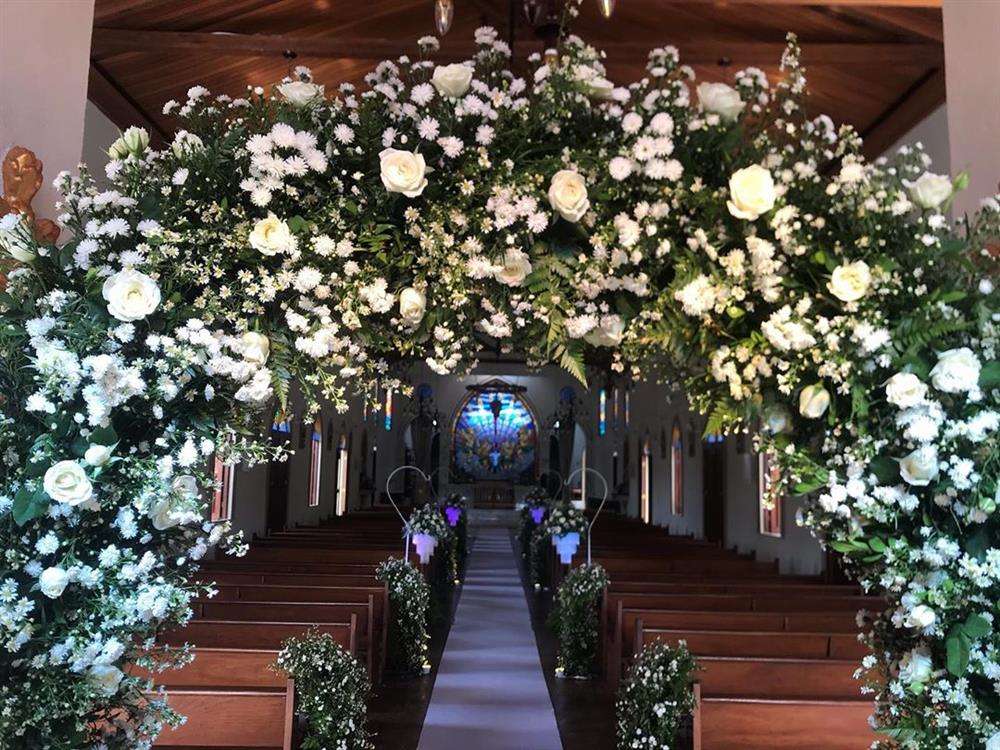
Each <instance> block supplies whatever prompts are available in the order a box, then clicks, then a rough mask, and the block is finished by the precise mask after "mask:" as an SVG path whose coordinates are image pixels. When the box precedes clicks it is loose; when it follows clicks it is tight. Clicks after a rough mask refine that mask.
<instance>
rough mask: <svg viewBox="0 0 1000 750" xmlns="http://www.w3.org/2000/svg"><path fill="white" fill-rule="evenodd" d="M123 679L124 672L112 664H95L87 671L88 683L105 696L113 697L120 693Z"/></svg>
mask: <svg viewBox="0 0 1000 750" xmlns="http://www.w3.org/2000/svg"><path fill="white" fill-rule="evenodd" d="M122 677H124V674H123V673H122V671H121V670H120V669H118V667H114V666H111V665H110V664H94V665H93V666H92V667H90V669H88V670H87V681H88V682H89V683H90V684H91V685H92V686H93V687H94V688H95V689H96V690H97V692H99V693H100V694H101V695H104V696H112V695H114V694H115V693H117V692H118V688H119V686H120V685H121V683H122Z"/></svg>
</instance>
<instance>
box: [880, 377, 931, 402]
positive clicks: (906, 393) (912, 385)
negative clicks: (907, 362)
mask: <svg viewBox="0 0 1000 750" xmlns="http://www.w3.org/2000/svg"><path fill="white" fill-rule="evenodd" d="M926 396H927V385H926V384H925V383H922V382H920V378H918V377H917V376H916V375H914V374H913V373H912V372H897V373H896V374H895V375H893V376H892V377H891V378H889V379H888V380H887V381H886V383H885V398H886V400H887V401H888V402H889V403H890V404H893V405H895V406H898V407H899V408H900V409H908V408H909V407H911V406H916V405H917V404H919V403H922V402H923V400H924V398H925V397H926Z"/></svg>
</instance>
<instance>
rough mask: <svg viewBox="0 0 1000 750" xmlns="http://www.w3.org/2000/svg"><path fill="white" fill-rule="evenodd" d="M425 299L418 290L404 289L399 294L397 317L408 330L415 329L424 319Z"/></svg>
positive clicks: (412, 288) (409, 287) (410, 287)
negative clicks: (400, 318) (398, 316)
mask: <svg viewBox="0 0 1000 750" xmlns="http://www.w3.org/2000/svg"><path fill="white" fill-rule="evenodd" d="M426 310H427V297H426V296H425V295H424V293H423V292H421V291H420V290H419V289H415V288H414V287H412V286H408V287H406V289H404V290H403V291H401V292H400V293H399V315H400V317H402V319H403V323H404V324H405V325H406V326H407V327H409V328H415V327H416V326H417V325H418V324H419V323H420V321H421V320H423V319H424V312H425V311H426Z"/></svg>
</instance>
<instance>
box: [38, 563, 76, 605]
mask: <svg viewBox="0 0 1000 750" xmlns="http://www.w3.org/2000/svg"><path fill="white" fill-rule="evenodd" d="M67 585H69V573H67V572H66V571H65V570H63V569H62V568H46V569H45V570H43V571H42V574H41V575H40V576H38V588H39V590H40V591H41V592H42V593H43V594H45V596H47V597H49V599H58V598H59V597H60V596H62V593H63V591H65V590H66V586H67Z"/></svg>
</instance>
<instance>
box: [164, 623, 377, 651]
mask: <svg viewBox="0 0 1000 750" xmlns="http://www.w3.org/2000/svg"><path fill="white" fill-rule="evenodd" d="M310 628H315V629H316V630H318V631H319V632H321V633H328V634H330V635H331V636H332V637H333V639H334V640H335V641H336V642H337V643H339V644H340V645H341V647H343V648H344V649H346V650H347V652H348V653H350V654H357V632H358V623H357V616H356V615H352V617H351V620H350V622H339V623H337V622H324V623H320V624H315V623H311V622H238V621H229V620H192V621H191V622H189V623H188V624H187V625H186V626H185V627H183V628H178V629H177V630H172V631H170V632H168V633H166V634H164V636H163V642H164V643H165V644H167V645H171V646H183V645H184V644H185V643H191V644H193V645H194V646H196V647H204V648H247V649H268V650H278V649H280V648H281V644H282V642H283V641H285V640H286V639H288V638H291V637H293V636H300V635H302V634H303V633H305V632H306V631H308V630H309V629H310Z"/></svg>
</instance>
